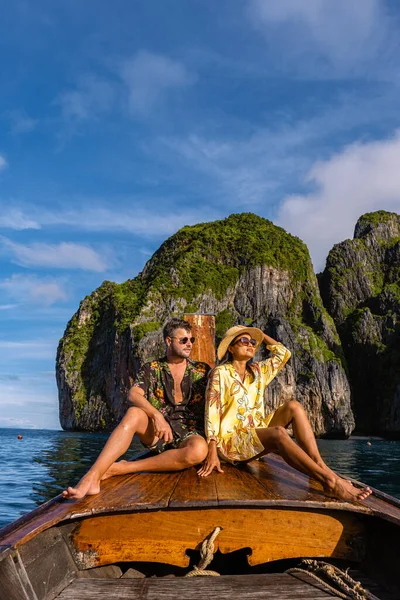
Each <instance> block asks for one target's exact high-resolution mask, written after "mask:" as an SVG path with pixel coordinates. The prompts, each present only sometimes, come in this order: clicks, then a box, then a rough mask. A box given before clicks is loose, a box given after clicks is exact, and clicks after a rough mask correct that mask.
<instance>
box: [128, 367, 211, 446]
mask: <svg viewBox="0 0 400 600" xmlns="http://www.w3.org/2000/svg"><path fill="white" fill-rule="evenodd" d="M186 360H187V363H186V370H185V373H184V376H183V379H182V383H181V389H182V402H180V403H179V404H175V398H174V378H173V377H172V374H171V371H170V368H169V366H168V362H167V357H166V356H165V357H164V358H162V359H161V360H154V361H152V362H148V363H145V364H144V365H143V367H142V368H141V369H140V371H139V373H138V375H137V377H136V381H135V383H134V386H133V387H139V388H141V389H142V390H143V392H144V395H145V397H146V399H147V400H148V401H149V402H150V403H151V404H152V405H153V406H154V407H155V408H156V409H157V410H158V411H160V413H161V414H162V415H163V417H164V418H165V419H166V421H167V422H168V423H169V425H170V426H171V429H172V432H173V435H174V438H175V439H176V438H177V439H178V440H183V439H184V438H185V437H187V435H188V434H189V433H190V432H198V433H200V434H201V435H204V406H205V391H206V385H207V376H208V373H209V371H210V367H209V366H208V365H207V364H206V363H203V362H197V361H193V360H190V358H189V359H186Z"/></svg>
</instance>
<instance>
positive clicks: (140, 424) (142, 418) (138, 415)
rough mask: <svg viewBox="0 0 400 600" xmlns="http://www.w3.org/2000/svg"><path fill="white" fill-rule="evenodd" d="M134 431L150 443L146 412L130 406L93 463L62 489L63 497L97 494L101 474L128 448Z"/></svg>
mask: <svg viewBox="0 0 400 600" xmlns="http://www.w3.org/2000/svg"><path fill="white" fill-rule="evenodd" d="M135 433H137V434H138V435H139V437H140V439H141V441H142V442H143V443H144V444H151V443H152V442H153V440H154V437H155V436H154V429H153V425H152V423H151V421H150V419H149V417H148V416H147V415H146V413H145V412H144V411H143V410H142V409H141V408H136V407H131V408H128V410H127V412H126V415H125V416H124V418H123V419H122V421H121V423H120V424H119V425H118V426H117V427H116V428H115V429H114V431H113V432H112V434H111V435H110V437H109V438H108V440H107V443H106V445H105V446H104V448H103V450H102V451H101V453H100V454H99V456H98V458H97V460H96V462H95V463H94V465H93V466H92V467H91V468H90V469H89V471H88V472H87V473H86V475H84V476H83V477H82V479H81V480H80V482H79V483H78V485H77V486H76V487H75V488H73V487H69V488H67V489H66V490H64V492H63V493H62V495H63V496H64V498H68V499H72V500H78V499H80V498H83V496H86V494H88V495H93V494H98V493H99V491H100V480H101V478H102V476H103V475H104V473H105V472H106V471H107V469H108V468H109V467H110V466H111V465H112V464H113V463H114V462H115V461H116V460H117V458H119V457H120V456H122V454H124V453H125V452H126V451H127V450H128V448H129V446H130V444H131V442H132V438H133V436H134V435H135Z"/></svg>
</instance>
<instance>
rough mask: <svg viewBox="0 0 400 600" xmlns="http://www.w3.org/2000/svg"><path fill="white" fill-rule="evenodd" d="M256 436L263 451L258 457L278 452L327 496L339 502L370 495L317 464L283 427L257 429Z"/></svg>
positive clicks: (368, 490)
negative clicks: (318, 485) (320, 486)
mask: <svg viewBox="0 0 400 600" xmlns="http://www.w3.org/2000/svg"><path fill="white" fill-rule="evenodd" d="M257 435H258V437H259V439H260V441H261V443H262V445H263V446H264V449H265V451H264V452H262V453H261V454H260V455H259V456H263V455H264V454H268V453H269V452H278V453H279V454H280V455H281V456H282V458H283V459H284V460H285V461H286V462H287V463H288V464H289V465H290V466H291V467H293V468H294V469H296V470H297V471H300V472H301V473H304V474H305V475H308V476H309V477H313V478H314V479H316V480H317V481H319V482H320V483H321V484H322V486H323V488H324V492H325V494H326V495H327V496H332V497H333V498H338V499H340V500H348V501H356V500H358V501H359V500H364V499H365V498H367V496H369V495H370V494H371V490H370V489H369V488H363V489H357V488H355V487H353V486H352V485H351V483H350V482H348V481H345V480H344V479H342V478H341V477H339V476H338V475H336V474H335V473H334V472H333V471H331V469H328V467H326V465H325V466H320V465H319V464H317V463H316V462H315V461H314V460H313V459H312V458H311V457H310V456H309V455H308V454H307V453H306V452H305V451H304V450H303V449H302V448H300V447H299V446H298V445H297V444H296V443H295V442H294V441H293V440H292V439H291V437H290V436H289V434H288V432H287V431H286V429H284V427H282V426H277V427H271V426H270V427H268V428H265V429H257ZM255 458H256V457H255Z"/></svg>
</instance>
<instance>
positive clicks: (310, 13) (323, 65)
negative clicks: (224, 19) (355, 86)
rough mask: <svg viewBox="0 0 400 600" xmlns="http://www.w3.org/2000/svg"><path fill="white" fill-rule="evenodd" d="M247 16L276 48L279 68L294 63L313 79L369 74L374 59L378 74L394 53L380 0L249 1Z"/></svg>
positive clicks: (390, 33)
mask: <svg viewBox="0 0 400 600" xmlns="http://www.w3.org/2000/svg"><path fill="white" fill-rule="evenodd" d="M249 15H250V19H251V22H252V24H253V26H254V27H256V28H257V29H259V30H262V31H263V32H264V33H265V36H266V43H267V44H268V46H269V47H270V48H271V47H273V46H274V45H276V46H280V48H281V51H282V55H281V57H280V58H279V67H280V68H283V69H285V68H287V67H288V66H292V67H293V66H296V67H298V68H299V72H303V74H305V72H307V71H309V70H310V69H312V70H314V74H315V75H317V76H318V77H330V76H346V75H347V74H355V73H359V72H360V71H361V70H362V71H364V72H365V74H368V75H369V77H370V76H371V71H370V68H371V65H372V63H375V67H376V73H375V75H376V76H380V75H381V74H382V71H384V70H386V68H387V66H388V65H387V62H386V61H387V60H388V59H389V58H390V57H393V56H394V55H395V51H396V52H397V43H396V37H397V34H396V37H395V36H394V35H393V32H394V29H395V28H394V27H392V24H391V22H390V19H389V17H388V16H387V14H386V13H385V9H384V3H383V2H381V1H380V0H363V1H362V2H360V1H359V0H335V2H332V0H279V2H270V1H269V0H251V2H250V5H249ZM282 41H283V43H282ZM385 63H386V64H385ZM379 67H380V69H379ZM367 70H368V72H367ZM379 70H380V71H381V73H379Z"/></svg>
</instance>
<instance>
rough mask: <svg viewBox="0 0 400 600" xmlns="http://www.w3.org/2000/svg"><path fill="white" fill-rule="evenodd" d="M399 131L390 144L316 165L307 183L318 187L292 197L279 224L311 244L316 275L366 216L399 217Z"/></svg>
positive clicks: (361, 147) (357, 147) (369, 145)
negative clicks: (388, 213)
mask: <svg viewBox="0 0 400 600" xmlns="http://www.w3.org/2000/svg"><path fill="white" fill-rule="evenodd" d="M399 164H400V130H399V131H397V132H396V134H395V135H394V136H393V137H392V138H390V139H387V140H381V141H374V142H366V143H355V144H352V145H350V146H348V147H346V148H345V149H344V150H343V151H342V152H340V153H337V154H335V155H334V156H332V157H331V158H330V159H329V160H326V161H321V162H317V163H315V164H314V166H313V167H312V169H311V170H310V172H309V174H308V176H307V181H308V183H309V184H310V185H312V187H313V188H314V189H313V191H312V192H310V193H308V194H304V195H293V196H288V197H286V198H285V199H284V201H283V203H282V206H281V208H280V212H279V218H278V222H279V224H280V225H282V227H284V228H285V229H287V230H288V231H289V232H290V233H293V234H295V235H297V236H299V237H300V238H301V239H302V240H304V242H305V243H306V244H307V245H308V247H309V249H310V252H311V256H312V258H313V262H314V266H315V268H316V270H321V269H322V268H323V267H324V261H325V258H326V255H327V253H328V251H329V250H330V249H331V248H332V246H333V245H334V244H335V243H338V242H341V241H343V240H344V239H347V238H349V237H352V235H353V231H354V226H355V224H356V221H357V219H358V218H359V217H360V216H361V215H362V214H364V213H366V212H372V211H375V210H381V209H383V210H388V211H392V212H398V213H400V169H399Z"/></svg>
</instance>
